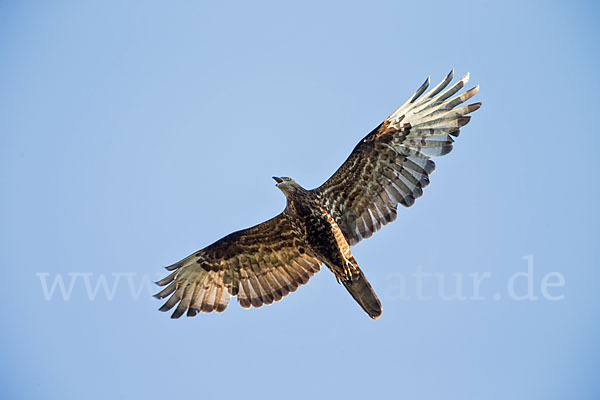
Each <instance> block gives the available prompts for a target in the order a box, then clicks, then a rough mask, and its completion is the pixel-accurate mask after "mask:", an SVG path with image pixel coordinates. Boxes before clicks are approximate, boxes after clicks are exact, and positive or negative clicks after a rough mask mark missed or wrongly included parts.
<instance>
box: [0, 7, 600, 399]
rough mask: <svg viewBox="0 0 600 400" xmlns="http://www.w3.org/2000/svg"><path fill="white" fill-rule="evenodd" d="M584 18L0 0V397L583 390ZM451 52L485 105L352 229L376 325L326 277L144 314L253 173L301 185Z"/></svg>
mask: <svg viewBox="0 0 600 400" xmlns="http://www.w3.org/2000/svg"><path fill="white" fill-rule="evenodd" d="M598 11H599V10H598V7H597V5H595V3H594V2H571V3H568V4H567V3H566V2H523V1H518V2H513V1H504V2H481V1H478V2H475V1H473V2H464V1H456V2H426V1H422V2H409V3H404V2H373V3H372V4H368V5H367V4H363V3H351V2H338V3H335V2H328V3H321V2H302V3H298V4H287V3H285V2H236V3H227V4H225V3H223V4H217V3H215V2H212V3H210V4H208V3H204V2H199V1H196V2H192V1H180V2H170V3H165V2H158V1H151V2H144V4H143V5H142V3H135V2H110V1H107V2H85V1H81V2H60V1H56V2H26V1H25V2H3V3H2V4H0V48H1V49H2V57H1V58H0V87H1V90H0V165H1V169H0V182H1V184H2V188H3V190H2V196H1V197H0V218H1V220H2V224H1V228H0V229H1V230H0V238H1V243H2V252H1V254H0V261H1V265H2V267H3V271H5V280H4V285H3V289H2V291H1V296H2V302H3V304H4V307H3V308H4V311H3V321H4V322H3V329H2V331H1V333H0V338H1V339H2V340H1V341H0V343H1V344H0V346H1V347H0V350H1V351H2V355H3V356H2V361H0V369H1V370H0V390H1V391H2V392H3V393H2V394H3V398H19V399H29V398H31V399H42V398H61V399H81V398H87V399H105V398H107V397H110V398H123V399H135V398H158V397H162V398H179V397H183V396H186V397H194V398H200V399H204V398H206V399H213V398H217V396H219V397H222V396H228V397H232V398H236V397H242V396H243V397H244V398H275V397H281V396H284V397H285V398H290V399H296V398H298V399H304V398H307V397H309V396H312V397H325V396H328V397H331V396H335V397H342V396H343V397H345V398H361V399H363V398H365V397H366V396H367V397H369V398H405V399H440V398H447V399H507V398H511V399H564V398H577V399H592V398H598V396H600V389H599V388H598V385H597V376H596V374H597V373H596V372H595V371H598V369H599V368H600V361H599V360H600V345H599V343H600V342H598V337H600V324H599V322H598V312H599V311H600V300H599V299H598V295H597V285H598V282H599V281H600V272H599V269H598V264H599V252H598V248H597V244H598V233H599V232H598V226H599V222H600V221H599V215H598V207H597V203H598V192H599V182H598V179H597V177H595V175H594V174H595V173H597V172H598V169H599V168H598V167H599V162H598V156H597V152H598V148H599V145H600V139H599V137H600V135H599V133H600V132H598V128H597V122H596V115H597V107H598V100H597V93H598V90H599V89H600V87H599V80H598V71H599V70H600V59H599V57H598V51H597V43H598V39H599V35H598V34H599V27H598V23H597V21H598V16H599V12H598ZM451 68H455V70H456V75H458V76H462V74H464V73H465V72H467V71H470V72H471V79H472V80H471V82H472V85H476V84H479V85H481V90H480V92H479V94H478V95H477V97H476V100H477V101H483V102H484V105H483V107H482V108H481V109H480V110H479V111H477V112H476V113H475V114H474V116H473V120H472V121H471V123H470V124H469V125H468V126H466V127H465V128H464V129H463V131H462V134H461V136H460V137H459V138H458V139H457V141H456V144H455V149H454V151H453V152H452V153H450V154H449V155H448V156H445V157H443V158H441V159H438V160H437V166H438V168H437V170H436V172H434V174H433V175H432V177H431V181H432V183H431V185H430V186H429V187H428V188H427V189H426V190H425V194H424V196H423V197H422V198H421V199H419V200H418V201H417V203H416V204H415V205H414V206H413V207H411V208H410V209H401V210H399V216H398V219H397V221H396V222H395V223H393V224H391V225H389V226H387V227H385V228H384V229H383V230H382V231H381V232H378V233H377V234H376V235H374V237H373V238H372V239H370V240H366V241H363V242H361V243H360V244H359V245H358V246H357V247H355V248H353V252H354V255H355V257H356V259H357V260H358V262H359V263H360V265H361V267H362V269H363V270H364V272H365V274H366V275H367V277H368V278H369V280H370V281H371V282H372V284H373V286H374V289H375V290H376V291H377V293H378V294H379V297H380V299H381V301H382V303H383V316H382V317H381V318H380V319H379V320H376V321H373V320H371V319H369V318H368V317H367V316H366V315H365V314H364V313H363V311H362V310H361V309H360V308H359V307H358V306H357V305H356V304H355V303H354V302H353V301H352V299H351V297H350V296H349V295H348V294H347V293H346V291H345V290H344V289H343V287H341V286H340V285H338V284H337V283H336V282H335V279H334V277H333V275H332V274H331V273H330V272H329V271H327V270H326V269H324V270H323V271H322V272H321V273H319V274H317V275H316V276H315V277H314V278H312V279H311V281H310V283H309V284H308V285H306V286H303V287H302V288H300V289H299V290H298V291H297V292H296V293H294V294H292V295H290V296H288V297H287V298H286V299H284V300H283V301H281V302H279V303H276V304H275V305H272V306H268V307H263V308H261V309H259V310H249V311H248V310H243V309H241V307H239V306H238V305H237V304H236V302H235V299H233V300H232V302H231V303H230V306H229V308H228V309H227V311H226V312H225V313H223V314H220V315H212V314H211V315H200V316H198V317H196V318H189V319H186V318H183V319H181V320H176V321H173V320H170V319H169V318H168V314H164V313H160V312H158V311H157V308H158V307H159V306H160V304H161V303H160V302H159V301H157V300H155V299H152V298H151V297H150V293H152V292H153V291H154V290H155V288H154V287H150V286H149V284H148V283H149V282H150V280H156V279H157V278H158V277H160V276H163V275H164V270H162V268H161V267H162V266H164V265H168V264H171V263H173V262H175V261H177V260H179V259H181V258H183V257H184V256H187V255H188V254H189V253H191V252H193V251H195V250H197V249H200V248H202V247H204V246H206V245H208V244H210V243H212V242H213V241H215V240H216V239H218V238H220V237H222V236H224V235H225V234H227V233H229V232H232V231H234V230H238V229H241V228H244V227H247V226H250V225H254V224H256V223H258V222H261V221H263V220H265V219H267V218H270V217H271V216H273V215H275V214H277V213H279V212H280V211H281V210H282V209H283V207H284V205H285V201H284V197H283V195H282V194H281V193H280V192H279V191H278V190H277V189H276V188H275V187H274V185H273V181H272V180H271V176H273V175H278V176H281V175H283V176H292V177H294V178H295V179H296V180H297V181H299V182H300V183H301V184H302V185H303V186H305V187H308V188H310V187H315V186H318V185H319V184H320V183H322V182H323V181H324V180H325V179H327V177H328V176H330V175H331V173H333V172H334V171H335V169H336V168H337V167H338V166H339V165H340V164H341V163H342V162H343V160H344V159H345V158H346V157H347V155H348V154H349V153H350V151H351V150H352V148H353V147H354V145H355V144H356V143H357V142H358V140H359V139H360V138H362V137H363V136H364V135H365V134H366V133H368V132H369V131H370V130H371V129H372V128H374V127H375V126H377V125H378V124H379V122H381V121H382V120H383V119H384V118H385V117H386V116H387V115H388V114H389V113H391V112H392V111H393V110H394V109H395V108H396V107H397V106H399V105H400V104H401V103H403V102H404V101H405V99H406V98H407V97H408V96H409V95H411V94H412V92H413V91H414V90H415V89H416V88H417V87H418V86H419V85H420V84H421V82H422V81H423V79H425V77H426V76H427V75H431V77H432V81H438V80H440V79H442V78H443V76H444V75H445V74H446V73H447V72H448V71H449V70H450V69H451ZM472 85H470V86H472ZM470 86H469V87H470ZM519 273H521V274H520V275H519ZM429 274H430V275H429ZM419 276H420V277H421V278H419ZM61 279H62V282H63V283H64V285H65V293H64V295H63V293H62V292H61V291H60V286H55V287H54V291H52V290H51V288H52V284H53V283H57V282H59V280H61ZM103 279H105V280H106V284H107V285H106V290H105V288H104V287H103V286H102V282H103V281H102V280H103ZM419 279H420V283H419V282H418V281H419ZM477 279H481V285H480V287H479V293H478V294H476V293H474V285H473V282H474V280H477ZM457 282H458V283H457ZM511 282H512V283H511ZM99 283H100V286H97V285H98V284H99ZM440 283H441V284H442V288H443V290H440V287H439V285H440ZM544 284H545V285H546V286H545V289H543V286H544ZM45 285H46V286H45ZM86 285H87V286H86ZM552 285H554V286H552ZM45 289H46V292H45ZM96 289H97V291H96ZM529 289H531V290H532V292H531V293H529V294H530V296H529V297H530V298H536V299H535V300H531V299H530V298H527V299H524V300H519V299H520V298H521V297H525V295H527V294H528V290H529ZM459 290H460V294H461V299H457V298H448V297H452V294H453V293H454V294H456V293H457V291H459ZM544 290H545V291H544ZM519 296H520V297H519Z"/></svg>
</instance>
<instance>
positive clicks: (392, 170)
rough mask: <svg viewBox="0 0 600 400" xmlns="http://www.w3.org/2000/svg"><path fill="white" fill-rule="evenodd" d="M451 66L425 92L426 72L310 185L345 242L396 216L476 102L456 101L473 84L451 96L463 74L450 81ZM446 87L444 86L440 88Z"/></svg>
mask: <svg viewBox="0 0 600 400" xmlns="http://www.w3.org/2000/svg"><path fill="white" fill-rule="evenodd" d="M453 76H454V71H451V72H450V73H449V74H448V75H447V76H446V78H444V80H443V81H442V82H440V83H439V84H438V85H437V86H435V87H434V88H433V89H431V90H430V91H429V92H427V93H425V91H426V90H427V88H428V86H429V78H427V80H426V81H425V82H424V83H423V85H422V86H421V87H420V88H419V90H417V91H416V92H415V94H414V95H413V96H412V97H411V98H410V99H409V100H408V101H407V102H406V103H404V104H403V105H402V106H400V108H398V109H397V110H396V111H394V113H392V115H390V116H389V117H388V118H387V119H386V120H385V121H383V122H382V123H381V124H380V125H379V126H378V127H377V128H375V129H374V130H373V131H372V132H371V133H369V134H368V135H367V136H366V137H365V138H364V139H363V140H361V142H360V143H359V144H358V145H356V147H355V148H354V150H353V151H352V153H351V154H350V156H349V157H348V159H347V160H346V161H345V162H344V164H342V166H341V167H340V168H339V169H338V170H337V171H336V172H335V173H334V174H333V176H332V177H331V178H329V180H327V182H325V183H324V184H323V185H321V186H320V187H318V188H316V189H313V193H314V194H315V195H316V196H317V198H319V199H320V201H321V203H322V205H323V207H324V208H325V209H326V210H327V211H328V212H329V213H330V214H331V215H332V216H333V218H334V219H335V221H336V222H337V224H338V225H339V227H340V228H341V229H342V231H343V233H344V235H345V236H346V239H347V240H348V242H349V243H350V244H351V245H354V244H356V243H358V242H360V241H361V240H362V239H366V238H369V237H371V236H372V235H373V233H374V232H376V231H378V230H379V229H381V227H382V226H383V225H385V224H387V223H389V222H391V221H393V220H395V219H396V207H397V205H398V204H402V205H403V206H405V207H410V206H411V205H413V204H414V202H415V199H416V198H418V197H420V196H421V195H422V194H423V188H424V187H425V186H427V185H428V184H429V174H430V173H431V172H432V171H433V170H434V169H435V164H434V162H433V161H432V160H430V158H432V157H438V156H443V155H444V154H448V153H449V152H450V151H451V150H452V143H453V142H454V140H453V139H452V137H451V136H458V134H459V131H460V128H461V127H462V126H464V125H466V124H467V123H468V122H469V120H470V118H471V117H466V116H465V115H467V114H469V113H471V112H473V111H475V110H477V109H478V108H479V107H480V106H481V103H474V104H469V105H466V106H462V107H457V106H458V105H460V104H462V103H464V102H465V101H467V100H468V99H470V98H471V97H473V96H474V95H475V94H476V93H477V91H478V90H479V86H476V87H474V88H473V89H471V90H468V91H466V92H464V93H462V94H460V95H458V96H455V97H452V96H454V95H455V94H456V93H457V92H458V91H459V90H461V89H462V88H463V87H464V86H465V84H466V83H467V82H468V80H469V74H468V73H467V74H466V75H465V76H464V77H463V78H462V79H460V80H459V81H458V82H456V83H455V84H454V85H452V86H450V87H449V88H448V89H446V87H447V86H448V84H449V83H450V82H451V81H452V78H453ZM444 89H446V90H444Z"/></svg>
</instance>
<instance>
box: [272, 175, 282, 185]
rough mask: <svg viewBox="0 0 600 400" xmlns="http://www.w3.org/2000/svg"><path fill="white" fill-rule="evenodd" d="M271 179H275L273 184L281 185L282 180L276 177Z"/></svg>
mask: <svg viewBox="0 0 600 400" xmlns="http://www.w3.org/2000/svg"><path fill="white" fill-rule="evenodd" d="M273 179H275V182H277V183H278V184H279V183H281V182H283V179H281V178H278V177H276V176H274V177H273Z"/></svg>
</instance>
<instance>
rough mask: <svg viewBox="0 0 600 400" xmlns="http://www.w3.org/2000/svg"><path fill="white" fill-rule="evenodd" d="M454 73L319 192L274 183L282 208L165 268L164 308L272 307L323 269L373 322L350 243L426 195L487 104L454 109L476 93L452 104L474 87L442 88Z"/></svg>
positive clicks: (390, 122)
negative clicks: (234, 303) (438, 164)
mask: <svg viewBox="0 0 600 400" xmlns="http://www.w3.org/2000/svg"><path fill="white" fill-rule="evenodd" d="M452 76H453V73H452V72H451V73H450V74H449V75H448V76H447V77H446V78H445V79H444V80H443V81H442V82H441V83H440V84H439V85H437V86H436V87H434V88H433V89H431V90H430V91H429V92H428V93H426V94H424V95H423V93H424V92H425V90H426V89H427V86H428V83H429V81H428V80H427V81H426V82H425V84H423V85H422V86H421V88H419V90H418V91H417V92H416V93H415V94H414V95H413V96H412V97H411V98H410V99H409V100H408V101H407V102H406V103H405V104H404V105H402V106H401V107H400V108H399V109H398V110H396V111H395V112H394V113H392V115H390V116H389V117H388V118H387V119H386V120H385V121H384V122H382V123H381V124H380V125H379V126H378V127H377V128H376V129H374V130H373V131H372V132H371V133H370V134H368V135H367V136H366V137H365V138H364V139H363V140H361V141H360V142H359V143H358V145H357V146H356V147H355V148H354V150H353V151H352V153H351V154H350V156H349V157H348V159H347V160H346V161H345V162H344V164H343V165H342V166H341V167H340V168H339V169H338V171H336V173H335V174H334V175H333V176H332V177H331V178H330V179H329V180H327V182H325V183H324V184H323V185H321V186H320V187H318V188H316V189H312V190H306V189H304V188H302V186H300V185H299V184H298V183H296V181H294V180H293V179H291V178H276V177H274V179H275V180H276V181H277V187H278V188H279V189H281V191H282V192H283V193H284V194H285V195H286V198H287V205H286V208H285V210H284V211H283V212H282V213H281V214H279V215H278V216H276V217H274V218H272V219H270V220H268V221H266V222H263V223H262V224H259V225H256V226H254V227H252V228H248V229H244V230H241V231H238V232H234V233H232V234H230V235H227V236H225V237H224V238H222V239H220V240H218V241H217V242H215V243H213V244H211V245H209V246H207V247H205V248H204V249H202V250H200V251H198V252H195V253H194V254H192V255H190V256H189V257H187V258H185V259H183V260H182V261H180V262H178V263H176V264H173V265H171V266H169V267H167V269H168V270H170V271H173V272H172V273H171V274H170V275H169V276H167V277H166V278H164V279H162V280H160V281H158V282H157V284H158V285H160V286H165V285H166V286H167V287H166V288H164V289H163V290H162V291H161V292H160V293H158V294H157V295H156V297H158V298H164V297H167V296H171V297H170V298H169V299H168V300H167V302H166V303H165V304H164V305H163V306H162V307H161V310H162V311H166V310H169V309H171V308H173V307H174V306H175V305H177V308H176V309H175V311H174V312H173V315H172V317H174V318H177V317H179V316H181V315H183V313H184V312H187V315H188V316H192V315H195V314H196V313H197V312H198V311H203V312H210V311H213V310H214V311H223V310H224V309H225V308H226V306H227V304H228V302H229V299H230V297H231V296H237V298H238V300H239V302H240V304H241V305H242V306H243V307H245V308H248V307H250V306H254V307H260V306H262V305H263V304H271V303H272V302H273V301H277V300H280V299H281V298H282V297H284V296H286V295H287V294H288V293H290V292H293V291H295V290H296V288H297V287H298V286H300V285H302V284H305V283H306V282H308V279H310V277H311V276H312V275H313V274H314V273H316V272H318V271H319V269H320V266H321V265H322V264H325V265H327V267H328V268H329V269H330V270H331V271H332V272H333V274H334V275H335V277H336V279H337V280H338V282H341V283H342V284H343V285H344V287H346V289H347V290H348V292H350V294H351V295H352V297H353V298H354V299H355V300H356V301H357V302H358V303H359V305H360V306H361V307H362V308H363V309H364V310H365V312H367V314H369V316H371V317H372V318H377V317H379V316H380V315H381V303H380V302H379V300H378V299H377V296H376V295H375V292H374V291H373V289H372V288H371V285H370V284H369V282H368V281H367V279H366V277H365V276H364V274H363V273H362V271H361V269H360V268H359V266H358V263H357V262H356V260H355V258H354V256H353V255H352V252H351V251H350V246H351V245H354V244H356V243H358V242H359V241H360V240H362V239H364V238H368V237H370V236H371V235H372V234H373V233H374V232H376V231H377V230H379V229H380V228H381V227H382V226H383V225H385V224H387V223H389V222H391V221H393V220H394V219H396V216H397V205H398V204H402V205H404V206H406V207H409V206H411V205H412V204H413V203H414V201H415V199H416V198H418V197H420V196H421V195H422V194H423V190H422V189H423V188H424V187H425V186H427V185H428V184H429V174H430V173H431V172H432V171H433V169H434V168H435V164H434V163H433V161H431V160H430V158H431V157H436V156H441V155H444V154H447V153H448V152H449V151H450V150H451V149H452V142H453V140H452V137H451V136H458V133H459V130H460V127H462V126H464V125H466V124H467V123H468V122H469V118H470V117H465V115H466V114H468V113H470V112H473V111H475V110H477V109H478V108H479V106H480V105H481V103H475V104H471V105H467V106H462V107H456V106H457V105H459V104H461V103H463V102H464V101H466V100H467V99H469V98H471V97H472V96H473V95H475V93H477V90H478V88H477V87H476V88H473V89H471V90H469V91H467V92H464V93H462V94H461V95H458V96H456V97H454V98H451V96H453V95H454V94H455V93H456V92H458V91H459V90H460V89H461V88H462V87H463V86H464V84H465V83H466V82H467V80H468V74H467V75H465V77H464V78H462V79H461V80H459V81H458V82H457V83H456V84H454V85H453V86H452V87H450V88H449V89H446V90H445V91H444V89H445V88H446V86H447V85H448V84H449V83H450V81H451V80H452ZM421 95H423V96H422V97H421Z"/></svg>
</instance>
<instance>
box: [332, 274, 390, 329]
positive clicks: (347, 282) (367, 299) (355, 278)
mask: <svg viewBox="0 0 600 400" xmlns="http://www.w3.org/2000/svg"><path fill="white" fill-rule="evenodd" d="M355 268H356V269H355V270H354V271H353V274H352V279H342V283H343V284H344V287H345V288H346V290H348V293H350V294H351V295H352V297H353V298H354V300H356V302H357V303H358V304H359V305H360V306H361V307H362V309H363V310H365V312H366V313H367V314H369V317H371V318H373V319H377V318H379V317H380V316H381V302H380V301H379V299H378V298H377V295H376V294H375V292H374V291H373V288H372V287H371V284H370V283H369V281H368V280H367V278H366V277H365V275H364V274H363V273H362V271H361V270H360V268H358V266H356V267H355Z"/></svg>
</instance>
